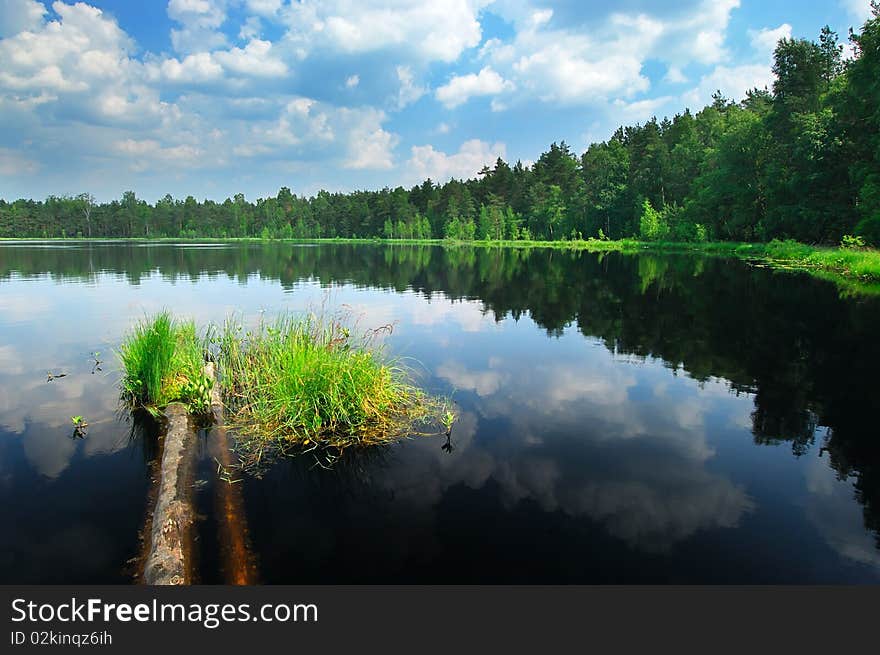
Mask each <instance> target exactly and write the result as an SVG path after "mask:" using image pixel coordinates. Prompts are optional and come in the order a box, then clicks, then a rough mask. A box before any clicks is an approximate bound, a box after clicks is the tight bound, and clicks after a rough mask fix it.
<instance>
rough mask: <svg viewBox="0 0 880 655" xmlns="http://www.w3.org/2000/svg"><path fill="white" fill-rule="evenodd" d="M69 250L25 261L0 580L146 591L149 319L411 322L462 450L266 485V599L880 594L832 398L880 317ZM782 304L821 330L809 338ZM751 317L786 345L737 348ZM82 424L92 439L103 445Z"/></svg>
mask: <svg viewBox="0 0 880 655" xmlns="http://www.w3.org/2000/svg"><path fill="white" fill-rule="evenodd" d="M47 252H48V251H47V250H45V249H41V248H40V247H39V246H11V245H3V246H0V334H2V340H0V343H2V345H0V390H2V392H0V490H2V494H3V503H2V507H3V509H2V519H3V520H4V524H5V525H7V526H10V529H7V530H5V531H3V536H2V537H0V546H2V547H0V552H2V555H0V581H3V582H56V581H57V582H103V581H109V582H114V581H116V582H125V581H126V580H128V577H127V576H128V573H127V571H126V568H125V561H126V559H128V558H130V557H132V556H134V555H135V554H136V552H137V531H138V529H139V526H140V522H141V521H142V518H143V512H144V504H145V497H146V490H147V486H148V485H147V483H148V470H147V466H146V462H147V461H148V460H149V459H150V458H151V457H152V449H151V444H150V443H149V442H150V440H149V439H148V438H142V437H140V436H138V434H135V435H134V436H132V435H131V434H130V432H131V427H130V425H129V424H127V423H126V421H125V419H124V418H123V417H120V416H117V413H116V409H117V406H116V386H115V385H116V381H117V379H118V370H117V368H116V363H115V361H114V357H113V354H112V351H113V348H115V347H116V346H117V345H118V343H119V340H120V338H121V335H122V334H123V333H124V332H125V330H126V329H127V328H128V327H129V326H130V325H131V323H132V322H133V321H134V320H136V319H137V318H139V317H141V316H143V315H144V314H149V313H152V312H155V311H157V310H159V309H162V308H168V309H171V310H173V311H175V312H178V313H180V314H182V315H186V316H192V317H194V318H196V319H197V320H198V321H199V322H200V323H202V324H204V323H207V322H208V321H222V320H223V318H224V317H226V316H227V315H228V314H230V313H232V312H238V313H240V314H241V315H242V316H243V318H244V320H245V321H247V322H254V321H257V320H259V317H260V316H261V315H262V312H265V313H266V315H271V314H274V313H276V312H279V311H284V310H292V311H301V310H304V309H306V308H320V307H321V306H323V307H326V308H327V309H328V310H334V309H338V308H347V309H349V310H350V311H351V312H352V313H353V314H354V315H355V316H357V317H359V321H360V324H361V325H362V326H364V327H375V326H378V325H382V324H385V323H394V324H395V329H394V333H393V335H392V336H391V337H389V338H388V339H387V342H386V343H387V345H388V348H389V349H390V350H391V352H393V353H395V354H398V355H401V356H404V357H407V358H411V359H410V360H408V361H409V363H410V364H411V365H412V366H413V367H414V368H415V369H416V370H417V371H418V372H419V381H420V382H421V383H422V384H423V385H425V386H427V387H428V388H430V389H431V390H432V391H434V392H437V393H442V394H451V395H452V397H453V398H454V400H455V401H456V403H457V404H458V407H459V410H460V418H459V421H458V423H457V424H456V426H455V429H454V432H453V436H452V447H453V448H452V451H451V452H447V450H444V449H442V448H441V446H442V445H443V443H444V440H443V439H442V438H422V439H413V440H410V441H407V442H404V443H402V444H400V445H398V446H395V447H393V448H391V449H389V450H386V451H384V452H381V453H373V454H371V455H370V456H368V457H365V458H364V457H354V458H351V459H350V460H349V461H347V462H345V463H344V464H343V465H342V466H340V467H338V469H337V470H334V471H331V472H326V471H323V470H320V469H315V468H314V467H312V463H311V462H309V461H307V460H305V459H299V460H294V461H289V462H282V463H280V464H279V465H278V466H276V467H275V468H273V469H272V470H271V471H269V472H268V474H267V475H266V476H265V477H264V478H263V479H261V480H255V479H252V480H248V481H247V482H246V483H245V487H244V491H245V501H246V506H247V510H248V519H249V522H250V525H251V531H252V537H253V541H254V546H255V550H256V552H257V555H258V558H259V560H260V563H261V577H262V579H263V581H264V582H302V583H305V582H347V581H351V582H359V581H369V582H666V581H672V582H876V581H880V551H878V550H877V548H876V536H875V534H874V533H873V532H872V530H871V529H870V528H872V527H873V526H876V517H875V516H874V514H873V511H874V510H873V509H872V508H873V507H874V504H873V499H874V496H873V495H872V494H873V491H872V489H873V488H874V487H873V486H872V485H874V484H876V483H874V482H873V479H874V476H876V473H874V471H875V470H876V465H877V463H876V460H875V459H874V455H875V454H876V446H874V447H873V448H874V449H873V450H872V449H871V447H870V446H864V445H863V444H862V442H861V441H860V439H861V438H863V437H862V436H861V435H864V438H867V436H868V434H869V431H870V430H871V428H870V426H869V424H868V423H867V421H866V417H867V416H869V412H868V411H867V410H866V409H865V408H864V407H861V406H860V405H861V403H860V402H859V400H860V399H859V397H857V396H856V397H852V398H851V406H847V403H848V402H850V401H848V400H847V398H846V397H845V396H843V394H842V393H841V394H836V392H834V391H833V386H827V387H826V386H823V385H825V384H826V382H827V381H825V382H823V381H821V380H819V381H816V380H813V379H812V377H811V376H812V375H814V373H815V375H816V376H818V375H819V374H821V373H824V372H825V371H826V370H832V371H836V370H837V369H836V366H837V364H834V363H833V362H832V359H833V357H840V358H841V359H842V360H843V359H845V358H846V357H849V356H851V348H852V346H853V344H854V342H855V341H857V339H858V337H859V335H860V334H861V333H862V332H863V331H865V330H870V326H871V325H872V321H873V320H874V319H875V318H876V317H877V316H878V309H877V303H876V302H875V301H871V300H864V299H862V300H843V299H840V298H838V295H837V292H836V290H834V289H833V287H830V286H829V285H827V284H825V283H820V282H816V281H813V280H809V279H806V278H804V277H801V276H773V275H771V274H770V273H768V272H766V271H761V272H759V271H754V270H749V269H747V268H745V267H743V266H741V265H739V264H733V265H729V266H721V265H720V264H719V262H717V261H696V260H690V259H686V258H666V259H656V258H633V257H627V258H623V257H621V256H616V255H615V256H612V257H610V258H606V259H605V260H601V259H600V258H597V257H596V256H594V255H588V254H582V255H573V254H567V253H559V252H556V253H548V252H535V253H531V254H528V253H519V254H515V255H514V254H511V253H509V252H508V253H507V254H503V253H502V254H499V253H494V254H493V253H491V252H486V251H471V250H466V249H462V251H460V252H446V251H444V250H442V249H439V248H418V249H396V250H392V249H382V248H377V247H373V246H361V247H343V246H333V247H329V246H326V247H325V246H322V247H321V248H296V247H293V246H271V247H268V246H267V247H260V246H226V247H222V248H218V247H217V246H216V245H212V246H211V247H210V248H205V249H198V248H193V247H187V248H176V247H172V246H167V245H165V246H158V245H151V246H150V247H149V248H138V247H132V246H120V245H112V244H108V245H101V246H96V247H93V248H91V249H90V248H88V247H82V246H78V247H74V248H67V249H59V250H57V251H52V254H51V256H49V255H47ZM670 262H672V263H671V264H670ZM756 288H757V289H758V291H757V292H756V291H755V289H756ZM761 293H766V294H767V298H766V299H765V302H763V303H762V304H761V306H760V308H758V305H755V306H751V307H749V306H743V302H742V301H743V298H746V297H748V298H755V297H757V296H760V294H761ZM777 296H778V297H779V298H788V297H793V298H792V302H795V301H797V299H798V298H802V297H807V298H809V299H810V302H811V304H812V305H815V306H814V307H813V308H812V309H811V310H810V311H809V312H805V313H798V314H793V313H792V310H791V308H789V307H786V306H781V305H780V302H779V301H778V298H777ZM749 302H751V301H749ZM731 304H733V305H739V307H738V308H733V309H732V308H731V307H730V305H731ZM770 308H773V309H772V311H771V309H770ZM733 311H738V312H739V313H741V314H742V313H745V314H747V316H746V317H744V320H745V319H748V320H749V325H751V324H752V323H754V322H755V319H756V318H760V319H762V320H764V321H765V322H766V323H767V325H766V326H765V329H764V331H760V330H756V331H755V332H753V333H751V334H736V332H737V329H736V328H733V327H732V328H731V333H730V334H726V333H725V332H724V330H726V329H727V328H726V327H725V326H724V324H723V321H724V320H725V317H724V316H723V313H724V312H733ZM762 311H763V312H766V315H762V314H761V313H760V312H762ZM811 312H812V313H811ZM828 312H831V313H833V314H835V315H836V316H837V318H838V322H840V323H845V324H846V325H844V327H842V328H833V330H834V332H833V334H832V335H831V337H829V335H828V334H827V333H826V332H825V331H824V330H825V329H826V328H825V324H824V323H822V321H821V320H820V319H818V318H816V319H813V318H811V316H813V315H815V316H820V315H821V314H822V313H828ZM719 314H722V315H721V316H719ZM710 315H711V317H710ZM829 325H830V324H829ZM873 325H876V323H873ZM828 329H832V328H828ZM738 331H739V332H742V331H743V330H742V329H740V330H738ZM685 334H686V335H689V337H688V339H683V338H682V336H681V335H685ZM777 339H778V340H780V341H779V343H782V344H787V343H789V342H791V343H794V344H796V345H794V346H782V345H778V344H777V343H776V340H777ZM683 341H687V343H686V344H685V343H683ZM817 344H825V345H823V346H821V348H825V350H824V351H822V352H818V349H819V348H820V346H819V345H817ZM829 344H830V345H829ZM788 347H792V348H798V349H799V350H798V351H797V352H796V353H789V352H785V349H786V348H788ZM872 347H873V346H872ZM765 349H766V350H767V351H768V352H776V353H777V355H776V356H777V357H780V358H782V360H781V361H784V365H781V364H780V362H779V361H774V360H773V359H772V358H770V359H768V357H767V356H763V355H762V351H763V350H765ZM847 349H850V351H848V350H847ZM94 352H99V353H100V356H99V358H100V359H102V360H104V364H103V366H102V368H103V371H100V372H96V373H95V374H92V373H91V372H90V371H91V369H92V366H93V363H94V362H93V360H92V357H91V354H92V353H94ZM874 354H876V353H875V352H867V353H866V356H867V357H868V359H870V358H871V356H873V355H874ZM800 358H808V359H809V362H810V363H799V361H798V360H799V359H800ZM764 360H767V365H766V367H762V361H764ZM875 362H876V360H875ZM804 367H807V369H805V368H804ZM865 367H866V365H864V364H861V365H860V364H856V365H854V367H851V369H852V371H851V372H852V376H854V377H855V380H854V383H859V384H864V380H863V378H862V377H860V376H861V375H862V372H863V369H864V368H865ZM47 371H53V372H58V371H64V372H66V373H68V375H67V377H65V378H63V379H59V380H55V381H53V382H47V381H46V372H47ZM816 371H818V372H816ZM868 384H869V385H870V384H875V383H873V381H871V382H869V383H868ZM840 385H841V383H840V381H838V382H837V386H840ZM844 386H845V385H844ZM792 389H797V390H800V391H799V392H798V393H792ZM828 389H831V390H830V391H829V390H828ZM874 391H875V392H876V387H875V388H874ZM869 392H870V389H869V390H868V391H866V392H865V393H866V394H867V393H869ZM799 394H801V395H803V398H799ZM823 412H824V414H826V415H827V417H826V416H823ZM75 414H80V415H83V416H85V417H86V419H87V420H88V421H89V423H90V424H91V427H90V429H89V431H88V436H87V437H86V438H85V439H83V440H75V439H73V438H71V432H72V426H71V424H70V417H71V416H72V415H75ZM828 417H830V418H831V419H833V420H832V421H829V420H827V418H828ZM823 420H825V423H823ZM833 421H837V422H836V423H834V424H832V423H833ZM829 428H831V434H832V435H833V438H831V437H829V436H827V433H828V430H829ZM829 439H830V441H829ZM835 440H836V441H835ZM823 446H828V448H829V450H827V451H826V450H824V449H822V447H823ZM844 460H845V465H844V464H842V463H841V462H843V461H844ZM832 464H833V466H832ZM847 473H848V474H850V477H847V475H846V474H847ZM854 483H855V484H856V485H857V486H859V487H860V489H861V490H860V492H859V493H860V494H861V496H860V497H859V498H858V499H857V498H856V493H855V490H854Z"/></svg>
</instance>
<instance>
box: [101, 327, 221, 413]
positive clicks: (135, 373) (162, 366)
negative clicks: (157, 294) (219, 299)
mask: <svg viewBox="0 0 880 655" xmlns="http://www.w3.org/2000/svg"><path fill="white" fill-rule="evenodd" d="M203 353H204V349H203V347H202V342H201V340H200V339H199V338H198V335H197V334H196V327H195V323H193V322H191V321H178V320H176V319H174V318H173V317H172V316H171V314H169V313H168V312H161V313H159V314H157V315H156V316H154V317H152V318H146V319H144V320H142V321H140V322H139V323H138V324H137V325H135V327H134V328H133V329H132V330H131V332H129V334H128V335H126V338H125V340H124V341H123V343H122V345H121V346H120V348H119V352H118V355H119V359H120V361H121V363H122V367H123V371H124V375H123V378H122V381H121V383H120V384H121V390H122V399H123V401H125V402H126V403H127V404H128V405H130V406H131V407H132V408H143V409H146V410H148V411H149V412H150V413H152V414H157V413H158V412H159V410H161V409H162V408H164V407H165V406H167V405H168V404H169V403H172V402H182V403H184V404H186V405H188V406H189V407H190V411H192V412H203V411H205V410H206V409H207V406H208V405H209V403H210V389H211V380H209V379H207V378H206V377H205V374H204V364H205V358H204V354H203Z"/></svg>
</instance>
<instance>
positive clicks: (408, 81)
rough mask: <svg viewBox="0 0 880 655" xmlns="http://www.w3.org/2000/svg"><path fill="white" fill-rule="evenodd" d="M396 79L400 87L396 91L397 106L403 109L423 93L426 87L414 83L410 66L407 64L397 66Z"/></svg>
mask: <svg viewBox="0 0 880 655" xmlns="http://www.w3.org/2000/svg"><path fill="white" fill-rule="evenodd" d="M397 80H398V82H400V88H399V89H398V91H397V108H398V109H403V108H404V107H406V106H407V105H411V104H412V103H414V102H415V101H416V100H418V99H419V98H421V97H422V96H423V95H425V92H426V89H425V87H423V86H420V85H418V84H416V82H415V76H414V75H413V72H412V68H410V67H409V66H398V67H397Z"/></svg>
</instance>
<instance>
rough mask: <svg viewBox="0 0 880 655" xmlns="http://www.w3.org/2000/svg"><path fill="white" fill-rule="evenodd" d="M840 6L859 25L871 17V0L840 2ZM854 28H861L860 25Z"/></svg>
mask: <svg viewBox="0 0 880 655" xmlns="http://www.w3.org/2000/svg"><path fill="white" fill-rule="evenodd" d="M840 5H841V6H842V7H843V8H844V9H846V10H847V11H848V12H849V14H850V15H851V16H852V17H853V18H855V19H856V20H858V21H860V23H864V22H865V21H866V20H868V19H869V18H870V17H871V0H840ZM856 27H861V24H860V25H858V26H856Z"/></svg>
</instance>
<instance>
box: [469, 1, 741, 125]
mask: <svg viewBox="0 0 880 655" xmlns="http://www.w3.org/2000/svg"><path fill="white" fill-rule="evenodd" d="M739 4H740V1H739V0H720V1H719V0H702V1H701V2H699V4H698V5H697V6H695V7H694V6H691V7H687V8H686V10H685V9H682V10H681V11H678V12H673V13H672V15H667V16H659V15H655V14H652V13H647V12H632V11H630V12H626V11H618V12H614V13H611V14H610V15H607V16H605V17H604V18H599V19H595V20H593V21H590V22H587V23H582V24H573V23H567V22H554V20H553V19H554V12H553V11H552V10H550V9H541V10H534V9H531V10H529V9H528V8H527V6H526V5H525V3H510V2H508V3H502V4H501V7H500V10H501V11H502V13H504V12H505V11H506V12H507V14H508V18H510V19H511V20H512V21H513V22H514V23H515V25H516V27H517V32H516V35H515V36H514V37H513V39H511V40H510V41H508V42H502V41H500V40H499V39H489V40H488V41H486V43H484V44H483V46H482V47H481V49H480V52H479V56H480V58H482V59H486V60H489V61H490V62H491V63H492V64H493V66H494V67H495V70H497V71H498V72H499V74H500V75H501V76H503V78H505V79H506V80H509V81H511V82H513V83H515V84H516V87H517V89H518V90H519V93H518V94H517V95H519V96H530V97H537V98H539V99H541V100H543V101H545V102H553V103H563V104H592V105H597V106H598V105H603V104H606V103H607V102H609V101H613V100H617V99H627V98H631V97H633V96H634V95H636V94H638V93H642V92H645V91H647V90H648V89H649V88H650V81H649V80H648V78H647V77H646V76H645V75H643V73H642V70H643V66H644V64H645V62H646V61H647V60H648V59H657V60H659V61H662V62H665V63H666V64H667V65H668V66H669V69H668V77H669V81H672V82H674V83H681V82H683V81H684V75H683V74H682V68H683V67H684V66H686V65H689V64H701V65H706V64H717V63H720V62H723V61H725V60H726V59H727V58H728V56H729V54H728V52H727V50H726V49H725V45H724V44H725V38H726V32H727V28H728V25H729V22H730V15H731V12H732V11H733V10H734V9H736V8H737V7H739ZM497 105H498V103H496V109H497V108H500V107H498V106H497Z"/></svg>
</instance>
